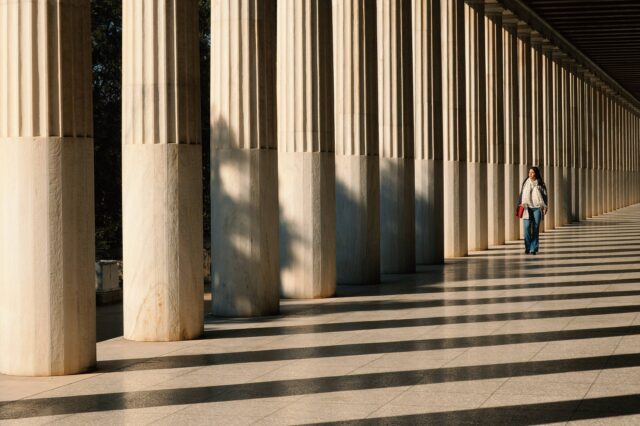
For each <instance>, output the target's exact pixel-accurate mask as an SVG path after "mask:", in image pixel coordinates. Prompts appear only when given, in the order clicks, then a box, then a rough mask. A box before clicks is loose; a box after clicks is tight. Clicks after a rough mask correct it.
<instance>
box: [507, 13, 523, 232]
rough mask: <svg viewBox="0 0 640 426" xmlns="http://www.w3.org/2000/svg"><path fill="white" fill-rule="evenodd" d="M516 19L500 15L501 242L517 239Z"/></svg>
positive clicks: (518, 150)
mask: <svg viewBox="0 0 640 426" xmlns="http://www.w3.org/2000/svg"><path fill="white" fill-rule="evenodd" d="M517 23H518V20H517V18H516V17H515V16H514V15H513V14H511V13H510V12H505V13H504V14H503V19H502V24H503V31H502V36H503V48H502V53H503V70H504V86H503V87H504V97H503V99H504V147H505V166H504V175H505V177H504V193H505V204H504V206H505V207H504V217H505V240H506V241H513V240H517V239H519V238H520V221H519V220H518V218H517V217H516V215H515V211H516V203H517V199H518V193H519V191H520V184H521V182H522V179H521V177H520V143H519V140H520V138H519V127H520V124H519V122H520V117H519V113H518V108H519V103H520V102H519V96H520V93H519V90H518V37H517V31H518V30H517Z"/></svg>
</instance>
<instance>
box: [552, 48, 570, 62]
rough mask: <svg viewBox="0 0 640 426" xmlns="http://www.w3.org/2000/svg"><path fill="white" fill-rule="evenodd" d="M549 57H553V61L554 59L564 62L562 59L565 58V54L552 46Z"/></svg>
mask: <svg viewBox="0 0 640 426" xmlns="http://www.w3.org/2000/svg"><path fill="white" fill-rule="evenodd" d="M551 56H552V57H553V59H555V60H556V61H558V62H560V61H562V60H564V58H566V57H567V54H566V53H564V52H563V51H562V50H560V48H559V47H557V46H553V48H552V50H551Z"/></svg>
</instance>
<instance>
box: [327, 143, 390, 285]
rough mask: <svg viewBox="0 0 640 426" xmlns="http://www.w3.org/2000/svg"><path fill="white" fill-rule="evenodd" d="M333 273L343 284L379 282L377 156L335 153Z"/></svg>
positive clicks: (378, 179)
mask: <svg viewBox="0 0 640 426" xmlns="http://www.w3.org/2000/svg"><path fill="white" fill-rule="evenodd" d="M335 162H336V274H337V275H336V276H337V281H338V282H339V283H342V284H377V283H379V282H380V202H379V199H380V176H379V158H378V156H365V155H336V158H335Z"/></svg>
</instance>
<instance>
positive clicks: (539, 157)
mask: <svg viewBox="0 0 640 426" xmlns="http://www.w3.org/2000/svg"><path fill="white" fill-rule="evenodd" d="M543 41H544V39H543V38H542V36H541V35H540V33H538V32H537V31H532V32H531V164H532V165H534V166H538V168H539V169H540V172H541V173H542V175H543V177H545V176H546V174H545V173H544V172H545V167H544V117H543V83H544V79H543V68H542V43H543Z"/></svg>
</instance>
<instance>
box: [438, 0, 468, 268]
mask: <svg viewBox="0 0 640 426" xmlns="http://www.w3.org/2000/svg"><path fill="white" fill-rule="evenodd" d="M440 5H441V21H440V23H441V31H442V32H441V34H442V122H443V126H442V144H443V145H442V146H443V161H444V193H445V194H446V195H445V197H444V255H445V257H459V256H465V255H466V254H467V164H466V162H467V149H466V147H467V145H466V144H467V129H466V98H465V61H466V60H465V51H464V49H465V38H464V37H465V36H464V1H463V0H451V1H445V2H441V3H440Z"/></svg>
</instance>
